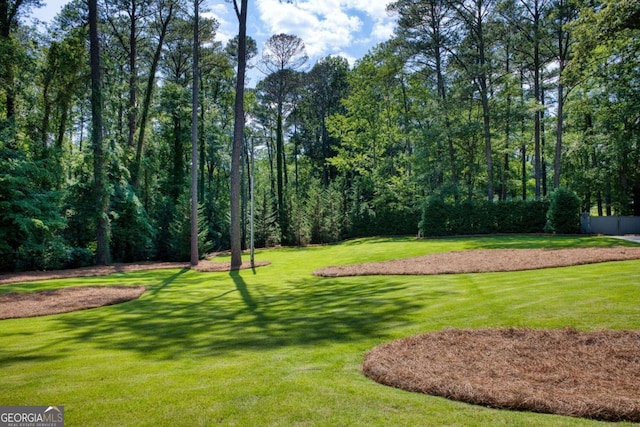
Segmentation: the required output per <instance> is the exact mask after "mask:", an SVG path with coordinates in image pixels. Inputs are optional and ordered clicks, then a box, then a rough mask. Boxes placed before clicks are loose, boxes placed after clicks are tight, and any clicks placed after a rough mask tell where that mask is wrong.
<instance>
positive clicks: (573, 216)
mask: <svg viewBox="0 0 640 427" xmlns="http://www.w3.org/2000/svg"><path fill="white" fill-rule="evenodd" d="M550 199H551V202H550V203H549V211H548V212H547V225H546V228H547V230H548V231H552V232H554V233H577V232H578V230H579V229H580V199H578V196H577V195H576V194H575V193H574V192H572V191H571V190H568V189H567V188H565V187H560V188H558V189H556V190H555V191H554V192H553V193H552V194H551V198H550Z"/></svg>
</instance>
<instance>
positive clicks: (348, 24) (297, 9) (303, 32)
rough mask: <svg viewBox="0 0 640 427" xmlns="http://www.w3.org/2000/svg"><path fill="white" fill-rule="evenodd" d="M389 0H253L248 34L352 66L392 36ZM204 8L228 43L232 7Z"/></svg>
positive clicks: (55, 2)
mask: <svg viewBox="0 0 640 427" xmlns="http://www.w3.org/2000/svg"><path fill="white" fill-rule="evenodd" d="M44 1H45V2H46V6H45V7H42V8H40V9H36V10H34V11H33V16H34V17H36V18H38V19H40V20H43V21H48V20H51V19H52V18H53V17H54V16H55V15H56V14H57V13H58V12H59V11H60V9H61V8H62V6H63V5H64V4H66V3H67V2H68V0H44ZM389 1H390V0H294V2H293V3H285V2H280V1H279V0H249V23H248V33H249V35H250V36H251V37H253V38H254V39H256V41H257V42H258V48H259V49H260V50H261V49H262V45H263V44H264V41H265V40H267V39H268V38H269V37H270V36H271V35H273V34H278V33H286V34H295V35H297V36H298V37H300V38H302V40H303V41H304V42H305V45H306V48H307V54H308V55H309V57H310V64H313V63H315V62H316V61H317V60H318V59H321V58H324V57H325V56H328V55H334V56H335V55H340V56H344V57H345V58H347V59H348V60H349V62H350V63H351V64H353V63H354V61H355V60H356V59H359V58H361V57H362V56H364V54H366V53H367V52H368V51H369V49H370V48H371V47H373V46H375V45H377V44H378V43H380V42H383V41H386V40H388V39H389V38H390V37H391V36H392V34H393V27H394V24H395V20H394V18H393V17H392V16H389V15H388V14H387V12H386V4H387V3H388V2H389ZM205 6H206V7H208V8H209V9H210V10H211V14H212V15H213V16H215V17H216V18H217V19H218V21H219V22H220V30H219V32H218V38H219V39H220V40H221V41H223V42H226V40H228V39H229V38H231V37H233V36H234V35H235V34H236V33H237V31H238V30H237V28H238V23H237V19H236V17H235V14H234V12H233V6H232V5H231V4H230V3H227V2H225V1H224V0H207V1H206V2H205Z"/></svg>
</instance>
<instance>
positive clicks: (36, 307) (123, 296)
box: [0, 286, 146, 319]
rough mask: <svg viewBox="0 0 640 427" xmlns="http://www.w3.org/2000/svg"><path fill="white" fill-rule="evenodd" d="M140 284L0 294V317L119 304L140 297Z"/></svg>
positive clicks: (61, 311) (41, 314) (51, 312)
mask: <svg viewBox="0 0 640 427" xmlns="http://www.w3.org/2000/svg"><path fill="white" fill-rule="evenodd" d="M145 291H146V288H145V287H144V286H74V287H70V288H61V289H54V290H48V291H38V292H10V293H6V294H0V319H15V318H21V317H35V316H45V315H48V314H58V313H67V312H70V311H76V310H84V309H88V308H96V307H102V306H105V305H113V304H120V303H123V302H127V301H131V300H133V299H136V298H138V297H140V295H142V294H143V293H144V292H145Z"/></svg>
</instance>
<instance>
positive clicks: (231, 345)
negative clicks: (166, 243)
mask: <svg viewBox="0 0 640 427" xmlns="http://www.w3.org/2000/svg"><path fill="white" fill-rule="evenodd" d="M182 274H183V273H178V274H175V275H173V276H172V277H169V278H168V279H167V280H165V281H164V282H163V283H161V284H159V285H158V286H157V287H155V288H151V289H150V292H149V294H148V295H145V296H143V297H142V298H141V299H139V300H137V301H131V302H129V303H125V304H120V305H117V306H111V307H105V308H103V309H98V310H89V311H86V312H82V313H74V315H70V316H62V317H60V319H59V322H60V323H61V327H62V328H65V330H66V331H67V336H69V337H70V339H71V340H75V341H78V342H82V343H86V342H90V343H92V344H93V345H95V346H96V347H98V348H105V349H120V350H129V351H136V352H139V353H140V354H142V355H144V356H145V357H152V358H159V359H176V358H182V357H198V356H204V357H206V356H211V355H216V354H224V353H228V352H234V351H239V350H246V349H258V350H266V349H272V348H278V347H282V346H288V345H316V344H318V343H324V342H350V341H353V340H358V339H363V338H368V337H373V336H375V337H383V338H384V337H385V336H386V334H385V327H386V326H387V324H389V323H393V324H394V326H397V325H398V323H402V322H410V318H411V314H412V313H413V312H414V311H415V310H417V309H418V308H420V307H422V306H423V305H424V304H425V302H424V301H416V300H415V299H412V298H408V297H405V296H403V292H402V291H403V289H405V285H404V284H403V283H401V282H393V281H390V280H388V279H384V278H373V279H367V282H363V281H361V280H348V279H347V280H345V279H335V280H333V279H319V278H311V277H310V278H306V279H302V280H289V281H287V280H283V281H282V283H281V284H277V285H276V284H268V285H264V284H260V283H259V282H257V281H255V280H253V279H254V278H253V277H250V273H248V274H247V273H242V272H232V273H230V274H226V275H225V274H216V275H201V276H198V280H199V281H197V280H178V279H179V278H180V276H181V275H182ZM230 279H231V280H230ZM429 297H431V296H429ZM432 297H433V298H445V297H450V295H443V294H441V293H434V295H433V296H432Z"/></svg>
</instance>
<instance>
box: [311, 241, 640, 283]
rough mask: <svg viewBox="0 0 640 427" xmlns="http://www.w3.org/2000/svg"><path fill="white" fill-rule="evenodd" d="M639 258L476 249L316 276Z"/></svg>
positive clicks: (622, 250) (612, 251) (618, 251)
mask: <svg viewBox="0 0 640 427" xmlns="http://www.w3.org/2000/svg"><path fill="white" fill-rule="evenodd" d="M631 259H640V248H636V247H624V246H620V247H612V248H571V249H480V250H469V251H454V252H442V253H435V254H430V255H424V256H419V257H413V258H405V259H398V260H392V261H384V262H375V263H365V264H353V265H343V266H335V267H326V268H321V269H319V270H316V271H314V272H313V274H314V275H316V276H323V277H340V276H363V275H423V274H424V275H431V274H457V273H484V272H499V271H519V270H535V269H541V268H552V267H567V266H573V265H582V264H592V263H597V262H609V261H623V260H631Z"/></svg>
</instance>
